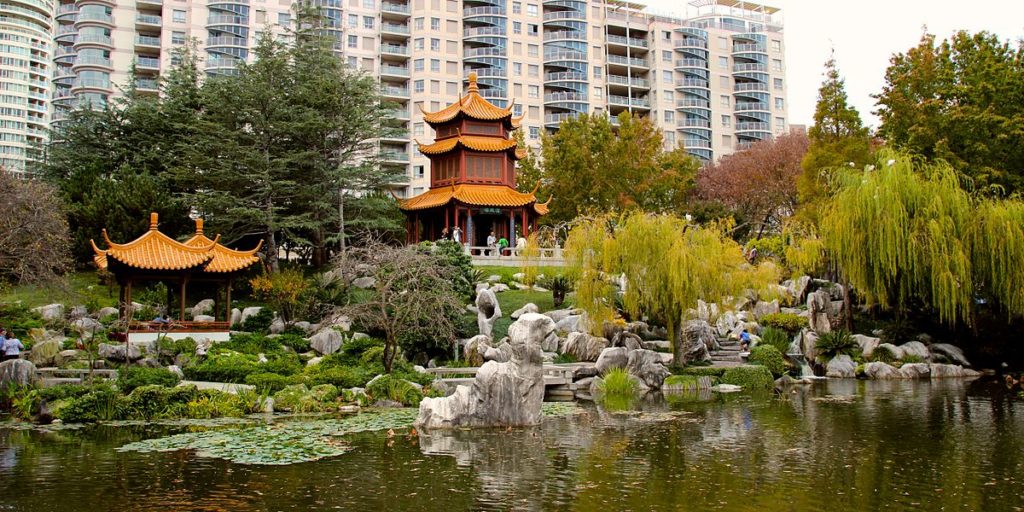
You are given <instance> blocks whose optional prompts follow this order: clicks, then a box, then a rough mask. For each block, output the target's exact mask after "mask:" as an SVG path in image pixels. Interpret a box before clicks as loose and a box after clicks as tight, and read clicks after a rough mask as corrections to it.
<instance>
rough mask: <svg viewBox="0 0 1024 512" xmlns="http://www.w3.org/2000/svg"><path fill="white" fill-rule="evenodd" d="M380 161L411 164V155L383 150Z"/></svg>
mask: <svg viewBox="0 0 1024 512" xmlns="http://www.w3.org/2000/svg"><path fill="white" fill-rule="evenodd" d="M380 159H381V160H383V161H385V162H401V163H409V153H403V152H400V151H392V150H387V149H385V150H381V152H380Z"/></svg>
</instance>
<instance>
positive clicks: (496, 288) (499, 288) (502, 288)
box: [491, 283, 509, 293]
mask: <svg viewBox="0 0 1024 512" xmlns="http://www.w3.org/2000/svg"><path fill="white" fill-rule="evenodd" d="M508 290H509V288H508V285H507V284H504V283H497V284H495V285H493V286H491V291H492V292H494V293H501V292H507V291H508Z"/></svg>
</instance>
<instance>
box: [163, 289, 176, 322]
mask: <svg viewBox="0 0 1024 512" xmlns="http://www.w3.org/2000/svg"><path fill="white" fill-rule="evenodd" d="M164 285H165V286H166V287H167V311H164V314H166V315H167V318H170V317H171V310H172V309H173V308H172V307H171V306H173V305H174V287H173V286H172V283H171V282H170V281H166V282H164Z"/></svg>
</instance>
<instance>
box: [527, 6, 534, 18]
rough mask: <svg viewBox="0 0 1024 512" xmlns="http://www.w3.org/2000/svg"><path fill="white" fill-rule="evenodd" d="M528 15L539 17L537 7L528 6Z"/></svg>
mask: <svg viewBox="0 0 1024 512" xmlns="http://www.w3.org/2000/svg"><path fill="white" fill-rule="evenodd" d="M526 15H527V16H534V17H536V16H537V6H536V5H534V4H526Z"/></svg>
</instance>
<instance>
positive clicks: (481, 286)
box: [473, 283, 491, 293]
mask: <svg viewBox="0 0 1024 512" xmlns="http://www.w3.org/2000/svg"><path fill="white" fill-rule="evenodd" d="M490 287H491V284H490V283H477V284H476V289H475V290H474V291H473V293H480V290H486V289H488V288H490Z"/></svg>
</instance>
